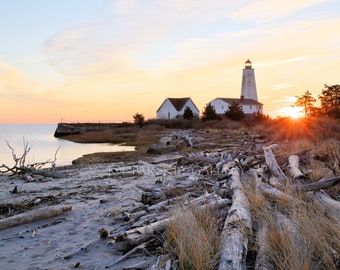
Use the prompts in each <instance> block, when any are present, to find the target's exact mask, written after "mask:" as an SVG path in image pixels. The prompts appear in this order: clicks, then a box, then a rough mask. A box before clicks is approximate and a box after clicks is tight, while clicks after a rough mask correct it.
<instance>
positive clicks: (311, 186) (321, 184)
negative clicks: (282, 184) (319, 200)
mask: <svg viewBox="0 0 340 270" xmlns="http://www.w3.org/2000/svg"><path fill="white" fill-rule="evenodd" d="M339 183H340V176H337V177H334V178H330V179H326V180H320V181H317V182H312V183H308V184H295V185H291V188H292V189H295V190H301V191H316V190H320V189H324V188H329V187H332V186H335V185H338V184H339Z"/></svg>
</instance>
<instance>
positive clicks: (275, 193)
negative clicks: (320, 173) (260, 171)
mask: <svg viewBox="0 0 340 270" xmlns="http://www.w3.org/2000/svg"><path fill="white" fill-rule="evenodd" d="M259 188H260V190H261V192H262V193H263V195H265V196H267V197H269V198H272V199H274V200H283V201H290V202H292V203H303V202H302V201H299V200H297V199H295V198H294V197H292V196H290V195H289V194H287V193H284V192H282V191H281V190H279V189H277V188H274V187H272V186H270V185H268V184H267V183H261V184H259Z"/></svg>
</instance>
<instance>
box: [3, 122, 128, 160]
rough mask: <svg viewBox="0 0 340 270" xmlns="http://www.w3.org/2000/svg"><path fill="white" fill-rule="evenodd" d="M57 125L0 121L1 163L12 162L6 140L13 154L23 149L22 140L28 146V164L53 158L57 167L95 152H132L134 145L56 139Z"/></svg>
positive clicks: (18, 154) (19, 153)
mask: <svg viewBox="0 0 340 270" xmlns="http://www.w3.org/2000/svg"><path fill="white" fill-rule="evenodd" d="M56 128H57V124H0V164H6V165H7V166H12V165H14V161H13V157H12V152H11V149H10V148H9V147H8V146H7V143H6V141H7V142H8V143H9V144H10V146H11V147H12V148H13V149H14V151H15V154H16V156H21V155H22V154H23V150H24V142H26V143H28V145H29V147H30V148H31V150H30V152H29V154H28V155H27V161H28V163H34V162H44V161H47V160H53V159H54V155H55V153H56V151H57V149H58V147H60V149H59V151H58V153H57V155H56V157H57V160H56V166H64V165H70V164H72V161H73V160H75V159H77V158H78V157H81V156H83V155H85V154H91V153H96V152H118V151H131V150H133V149H134V147H133V146H122V145H112V144H98V143H94V144H80V143H73V142H70V141H67V140H63V139H60V138H55V137H54V136H53V135H54V131H55V129H56Z"/></svg>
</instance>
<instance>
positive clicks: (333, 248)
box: [245, 185, 340, 270]
mask: <svg viewBox="0 0 340 270" xmlns="http://www.w3.org/2000/svg"><path fill="white" fill-rule="evenodd" d="M245 192H246V194H247V197H248V200H249V204H250V206H251V212H252V216H253V217H254V220H253V222H254V223H255V226H254V228H255V230H259V229H260V227H266V228H267V233H266V237H265V238H264V239H262V241H263V242H262V243H259V241H260V240H259V239H254V241H253V243H254V244H253V245H254V247H253V248H254V249H257V247H258V246H259V244H262V246H264V247H265V248H264V253H265V255H266V257H267V258H268V263H269V265H268V269H277V270H300V269H301V270H307V269H308V270H310V269H315V270H319V269H325V270H326V269H327V270H336V269H339V267H340V215H339V212H338V211H337V210H334V209H333V211H330V209H328V208H326V207H325V206H323V205H322V204H321V203H320V202H319V201H318V200H317V199H315V198H314V197H312V195H310V194H305V193H301V192H300V193H294V192H293V191H292V192H291V194H290V195H292V196H294V197H295V198H297V199H298V200H299V201H300V202H301V203H293V202H290V203H287V202H284V201H276V202H272V201H268V200H266V198H265V197H263V195H262V194H261V192H260V191H259V190H258V189H257V188H256V187H255V185H248V186H247V187H246V189H245ZM255 234H256V233H255ZM255 234H254V235H255Z"/></svg>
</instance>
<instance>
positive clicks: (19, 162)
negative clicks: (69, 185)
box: [0, 140, 64, 178]
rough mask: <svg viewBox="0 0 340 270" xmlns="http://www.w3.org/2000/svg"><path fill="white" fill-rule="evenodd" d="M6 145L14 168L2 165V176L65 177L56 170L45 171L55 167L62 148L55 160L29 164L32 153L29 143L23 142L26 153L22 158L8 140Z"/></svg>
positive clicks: (0, 172) (0, 168)
mask: <svg viewBox="0 0 340 270" xmlns="http://www.w3.org/2000/svg"><path fill="white" fill-rule="evenodd" d="M6 144H7V146H8V148H9V149H10V150H11V153H12V158H13V161H14V165H13V166H8V165H6V164H2V165H0V175H23V174H26V173H28V174H36V175H42V176H46V177H54V178H61V177H63V176H64V175H62V174H60V173H58V172H56V171H54V170H43V167H45V166H46V165H51V167H52V168H54V167H55V162H56V161H57V154H58V151H59V149H60V146H59V147H58V149H57V150H56V152H55V153H54V157H53V159H48V160H47V161H43V162H35V163H29V162H27V156H28V154H29V152H30V151H31V147H30V146H29V144H28V142H26V141H25V140H23V145H24V151H23V153H22V155H21V156H20V155H17V154H16V153H15V150H14V148H13V147H12V146H11V145H10V143H9V142H8V141H7V140H6Z"/></svg>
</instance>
